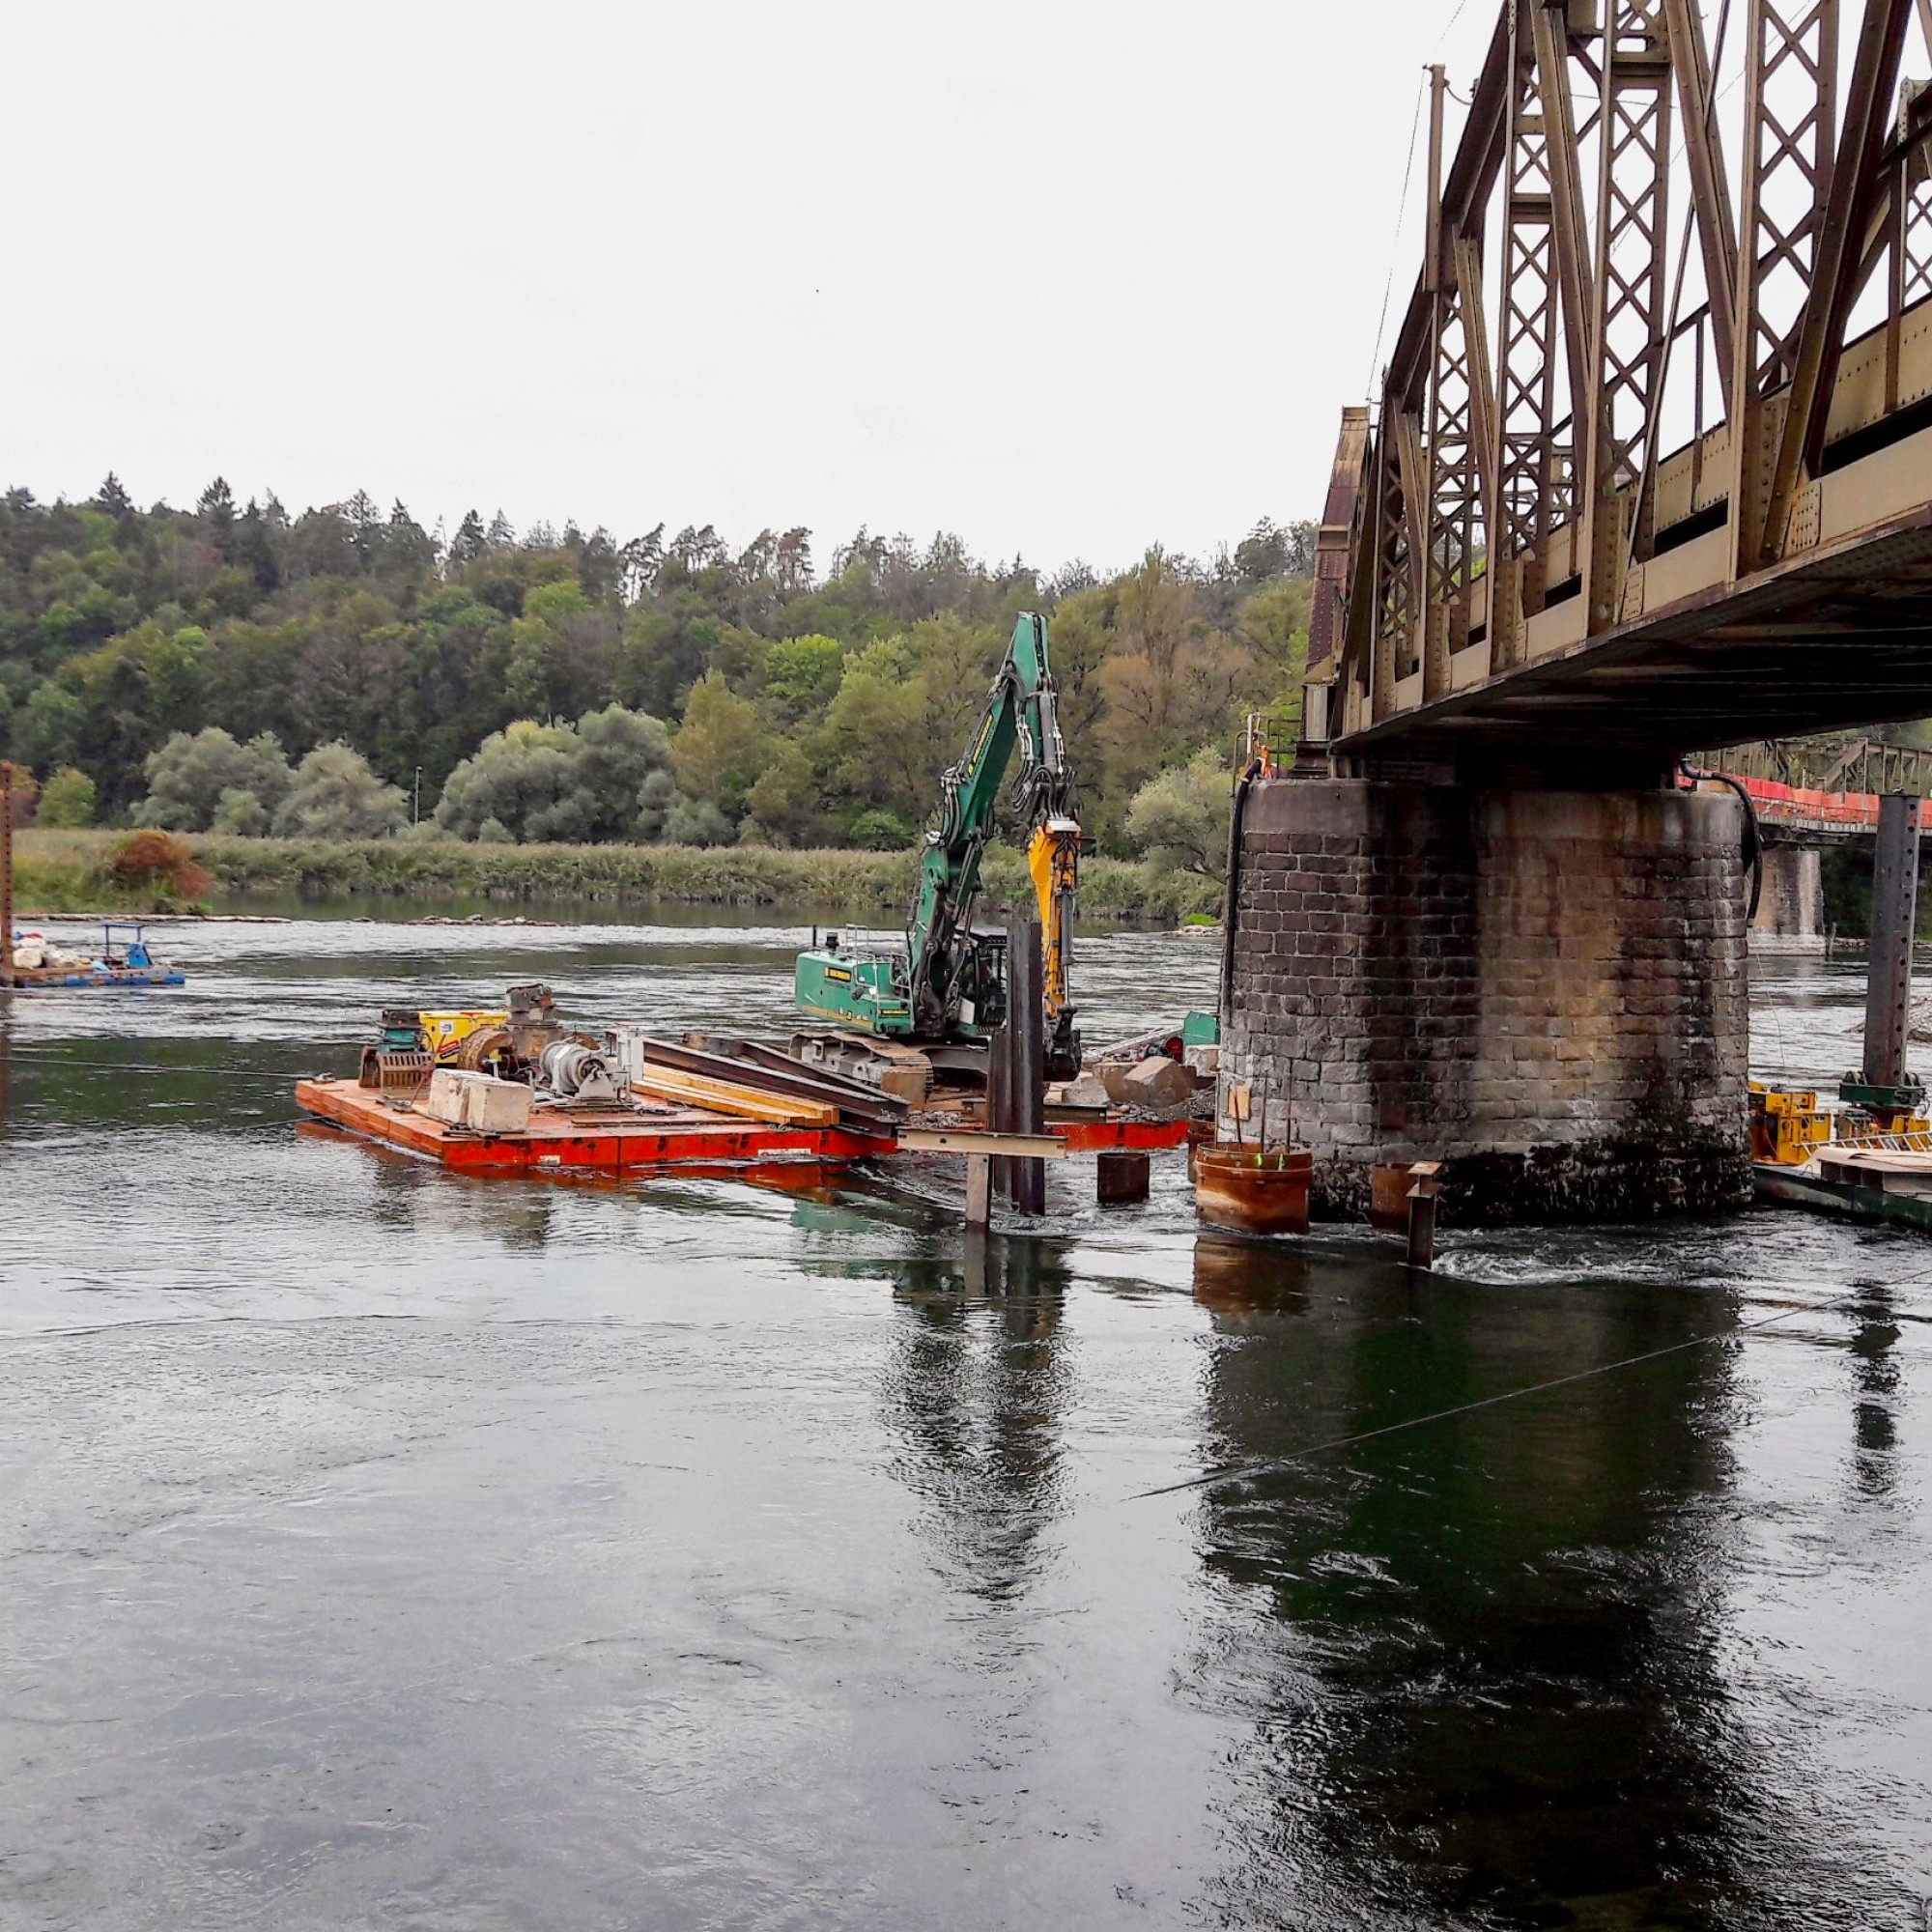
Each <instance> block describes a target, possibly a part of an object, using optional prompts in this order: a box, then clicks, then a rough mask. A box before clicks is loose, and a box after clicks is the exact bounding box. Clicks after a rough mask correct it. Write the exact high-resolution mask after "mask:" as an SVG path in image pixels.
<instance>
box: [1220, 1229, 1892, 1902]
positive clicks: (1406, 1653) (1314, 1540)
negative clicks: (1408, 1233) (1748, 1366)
mask: <svg viewBox="0 0 1932 1932" xmlns="http://www.w3.org/2000/svg"><path fill="white" fill-rule="evenodd" d="M1195 1279H1196V1294H1197V1297H1198V1298H1199V1299H1200V1300H1201V1302H1202V1303H1203V1304H1204V1306H1206V1307H1207V1308H1208V1310H1209V1311H1210V1312H1211V1316H1212V1320H1213V1322H1214V1326H1215V1330H1216V1334H1217V1341H1218V1346H1216V1347H1215V1349H1214V1350H1213V1351H1212V1354H1211V1356H1210V1363H1211V1366H1210V1369H1209V1372H1208V1385H1207V1393H1206V1401H1205V1413H1206V1416H1207V1419H1208V1427H1209V1429H1210V1431H1211V1436H1210V1440H1209V1444H1208V1447H1209V1452H1210V1459H1211V1460H1213V1461H1215V1462H1217V1463H1218V1462H1226V1463H1231V1464H1236V1465H1240V1466H1241V1467H1242V1468H1243V1469H1245V1470H1247V1471H1248V1473H1245V1474H1243V1475H1242V1476H1240V1477H1238V1478H1236V1480H1232V1481H1229V1482H1227V1483H1223V1484H1215V1485H1210V1486H1208V1488H1207V1489H1206V1490H1205V1492H1204V1496H1203V1506H1202V1510H1201V1514H1200V1519H1199V1526H1200V1536H1201V1550H1202V1560H1203V1562H1204V1563H1205V1564H1207V1565H1208V1568H1209V1569H1210V1570H1211V1571H1212V1572H1213V1573H1214V1574H1215V1575H1216V1576H1217V1577H1221V1578H1223V1579H1225V1581H1226V1582H1227V1584H1228V1586H1229V1587H1228V1589H1227V1591H1226V1592H1225V1593H1223V1594H1222V1595H1220V1596H1219V1597H1218V1599H1217V1609H1218V1614H1217V1616H1216V1618H1215V1620H1214V1623H1213V1626H1212V1627H1211V1629H1210V1630H1208V1632H1206V1633H1204V1637H1203V1641H1202V1643H1201V1645H1200V1647H1199V1649H1198V1650H1197V1652H1196V1654H1195V1657H1194V1660H1193V1662H1192V1666H1191V1669H1190V1673H1189V1683H1190V1688H1191V1689H1192V1690H1193V1691H1194V1693H1195V1694H1197V1695H1199V1696H1201V1697H1202V1698H1203V1699H1204V1700H1208V1701H1211V1703H1212V1704H1213V1707H1214V1708H1215V1709H1216V1710H1217V1711H1218V1712H1220V1713H1222V1714H1223V1715H1233V1714H1235V1713H1239V1714H1240V1715H1242V1716H1243V1717H1244V1718H1245V1719H1247V1720H1248V1721H1249V1723H1250V1725H1251V1730H1250V1735H1249V1738H1248V1740H1247V1742H1246V1744H1245V1746H1244V1747H1242V1748H1240V1749H1239V1750H1238V1751H1237V1752H1236V1754H1235V1756H1234V1758H1233V1760H1232V1761H1231V1770H1232V1773H1233V1787H1234V1788H1233V1791H1232V1793H1231V1801H1232V1802H1231V1806H1230V1816H1229V1826H1230V1829H1229V1831H1228V1833H1227V1842H1228V1844H1229V1846H1230V1848H1231V1852H1230V1856H1229V1857H1228V1859H1227V1861H1226V1863H1225V1864H1224V1866H1223V1868H1222V1870H1221V1871H1220V1872H1219V1873H1218V1874H1217V1876H1216V1878H1215V1880H1214V1883H1213V1886H1212V1895H1213V1897H1214V1899H1215V1901H1216V1904H1217V1906H1219V1907H1220V1909H1222V1910H1223V1911H1225V1913H1226V1914H1227V1915H1228V1918H1229V1922H1238V1923H1243V1924H1270V1925H1272V1924H1283V1925H1290V1924H1302V1923H1306V1922H1310V1920H1309V1917H1308V1915H1309V1913H1310V1911H1311V1908H1314V1909H1315V1917H1316V1919H1317V1921H1318V1922H1329V1921H1328V1920H1327V1919H1326V1918H1323V1916H1322V1915H1323V1914H1324V1913H1332V1914H1334V1915H1335V1918H1334V1922H1345V1919H1346V1915H1347V1912H1348V1911H1349V1910H1351V1909H1354V1908H1356V1907H1359V1906H1360V1904H1361V1903H1362V1902H1363V1901H1366V1900H1373V1901H1375V1902H1376V1903H1377V1904H1378V1906H1380V1907H1381V1908H1383V1909H1385V1910H1387V1911H1389V1912H1390V1913H1394V1914H1414V1915H1417V1916H1418V1922H1428V1923H1435V1922H1438V1921H1439V1919H1440V1918H1443V1917H1446V1918H1449V1919H1450V1920H1452V1921H1453V1922H1457V1923H1463V1922H1470V1920H1471V1919H1472V1918H1473V1917H1475V1916H1481V1915H1489V1914H1493V1915H1495V1917H1496V1918H1498V1919H1499V1920H1500V1921H1501V1922H1504V1923H1508V1924H1520V1925H1571V1924H1589V1925H1593V1926H1599V1925H1600V1926H1605V1927H1607V1926H1620V1927H1621V1926H1638V1925H1644V1926H1649V1925H1670V1926H1679V1925H1682V1926H1692V1925H1695V1926H1705V1925H1709V1926H1719V1925H1731V1924H1744V1923H1748V1924H1766V1925H1786V1924H1796V1923H1801V1922H1802V1923H1805V1924H1833V1925H1839V1924H1842V1925H1845V1926H1848V1927H1849V1926H1853V1925H1861V1924H1876V1923H1886V1922H1903V1921H1902V1919H1900V1918H1898V1915H1899V1914H1900V1913H1902V1912H1903V1911H1904V1910H1905V1909H1906V1908H1907V1906H1908V1905H1909V1903H1910V1898H1909V1895H1908V1893H1907V1891H1906V1889H1905V1888H1904V1886H1903V1885H1902V1883H1901V1880H1900V1877H1899V1875H1898V1874H1896V1873H1886V1872H1876V1871H1873V1870H1870V1869H1868V1868H1866V1867H1865V1866H1864V1865H1863V1864H1862V1862H1861V1861H1860V1860H1859V1858H1858V1857H1857V1856H1856V1855H1854V1854H1852V1853H1851V1851H1850V1849H1849V1847H1848V1846H1845V1845H1843V1844H1841V1843H1839V1842H1837V1841H1835V1840H1834V1837H1833V1833H1832V1832H1831V1831H1830V1830H1822V1831H1821V1830H1820V1825H1821V1823H1823V1822H1825V1821H1822V1820H1821V1819H1820V1817H1819V1811H1820V1809H1821V1806H1820V1802H1819V1794H1818V1793H1816V1792H1815V1791H1811V1792H1807V1791H1804V1790H1803V1789H1802V1774H1801V1771H1800V1767H1799V1766H1798V1765H1796V1764H1794V1763H1791V1762H1789V1761H1785V1762H1775V1761H1772V1760H1771V1759H1769V1758H1767V1757H1766V1756H1765V1755H1763V1753H1762V1747H1761V1746H1760V1745H1759V1744H1758V1742H1757V1741H1756V1740H1755V1739H1754V1738H1753V1736H1752V1733H1751V1729H1750V1724H1749V1713H1748V1712H1747V1710H1745V1709H1743V1708H1741V1707H1740V1704H1739V1701H1738V1699H1737V1697H1736V1695H1735V1691H1734V1689H1733V1687H1732V1686H1731V1685H1730V1684H1729V1683H1727V1681H1726V1677H1725V1672H1724V1670H1723V1668H1722V1663H1721V1659H1720V1656H1719V1634H1720V1632H1721V1630H1722V1627H1723V1624H1724V1621H1725V1618H1726V1613H1727V1611H1726V1604H1725V1593H1726V1590H1727V1588H1728V1585H1729V1583H1730V1580H1731V1577H1732V1575H1733V1573H1734V1571H1735V1570H1736V1568H1737V1567H1738V1565H1739V1562H1740V1560H1741V1556H1742V1552H1741V1551H1740V1549H1739V1548H1737V1546H1736V1544H1735V1541H1734V1539H1733V1538H1732V1536H1731V1535H1730V1534H1729V1532H1728V1528H1727V1524H1728V1522H1729V1520H1730V1519H1731V1517H1732V1515H1733V1506H1732V1499H1731V1496H1730V1438H1731V1434H1732V1430H1733V1427H1734V1425H1735V1424H1736V1423H1737V1421H1738V1420H1739V1409H1740V1395H1739V1391H1738V1389H1737V1386H1736V1382H1735V1377H1734V1373H1733V1372H1734V1367H1735V1362H1736V1350H1735V1348H1734V1347H1733V1346H1732V1345H1731V1344H1729V1343H1727V1342H1726V1341H1725V1340H1724V1339H1723V1331H1724V1329H1725V1327H1726V1326H1727V1325H1728V1322H1729V1321H1730V1319H1731V1318H1732V1317H1734V1315H1735V1309H1734V1307H1733V1306H1731V1305H1729V1304H1728V1303H1727V1302H1720V1301H1716V1300H1714V1299H1712V1298H1711V1297H1708V1296H1703V1295H1697V1294H1691V1293H1676V1294H1662V1295H1661V1294H1658V1293H1655V1292H1654V1291H1651V1290H1647V1289H1632V1288H1629V1287H1625V1286H1622V1285H1620V1284H1617V1283H1614V1282H1604V1283H1574V1284H1563V1285H1562V1286H1560V1287H1552V1288H1549V1289H1546V1290H1543V1291H1540V1292H1538V1293H1534V1294H1523V1293H1510V1292H1507V1291H1498V1290H1496V1289H1494V1288H1475V1287H1472V1286H1471V1285H1470V1284H1467V1283H1463V1282H1458V1281H1456V1280H1453V1279H1442V1278H1430V1277H1420V1276H1415V1275H1411V1274H1410V1273H1409V1272H1408V1271H1407V1270H1406V1269H1404V1268H1401V1267H1399V1266H1396V1265H1394V1264H1382V1265H1369V1266H1362V1267H1358V1268H1356V1269H1354V1270H1353V1271H1352V1272H1351V1273H1350V1274H1349V1275H1348V1276H1347V1277H1346V1278H1338V1271H1337V1270H1335V1269H1334V1268H1332V1267H1324V1266H1323V1265H1322V1264H1319V1263H1313V1262H1309V1261H1307V1260H1303V1259H1300V1258H1297V1257H1293V1256H1288V1255H1281V1254H1277V1253H1272V1252H1269V1251H1267V1250H1265V1249H1263V1248H1260V1247H1258V1246H1256V1245H1243V1244H1239V1243H1236V1242H1233V1241H1227V1240H1221V1239H1217V1238H1212V1237H1204V1238H1203V1239H1202V1240H1201V1241H1200V1242H1199V1244H1198V1246H1197V1249H1196V1277H1195ZM1324 1289H1325V1291H1326V1293H1322V1291H1323V1290H1324ZM1338 1290H1340V1291H1344V1292H1342V1293H1338V1292H1337V1291H1338ZM1858 1320H1859V1324H1860V1325H1859V1327H1858V1330H1857V1331H1856V1334H1855V1336H1854V1339H1853V1341H1852V1345H1851V1346H1852V1350H1853V1351H1854V1356H1855V1359H1859V1360H1861V1362H1863V1361H1864V1360H1865V1359H1866V1358H1867V1357H1868V1358H1869V1359H1870V1360H1872V1361H1874V1362H1877V1363H1879V1364H1881V1365H1882V1366H1880V1367H1879V1369H1878V1371H1877V1374H1876V1376H1875V1377H1874V1376H1868V1375H1867V1374H1866V1373H1863V1372H1861V1375H1860V1386H1861V1397H1864V1396H1865V1395H1866V1392H1867V1391H1874V1390H1876V1389H1877V1388H1880V1387H1885V1388H1890V1387H1894V1386H1895V1378H1892V1377H1891V1376H1890V1374H1889V1365H1886V1364H1884V1351H1885V1350H1888V1349H1889V1346H1890V1345H1891V1343H1892V1342H1894V1341H1895V1340H1896V1339H1897V1334H1898V1330H1897V1328H1896V1327H1895V1326H1890V1325H1887V1324H1885V1323H1884V1321H1883V1306H1882V1304H1880V1305H1878V1306H1875V1307H1872V1308H1870V1309H1865V1310H1860V1311H1858ZM1707 1337H1715V1338H1716V1339H1713V1340H1710V1341H1708V1342H1705V1341H1704V1340H1703V1338H1707ZM1699 1343H1701V1344H1702V1345H1701V1346H1690V1347H1683V1346H1679V1345H1683V1344H1699ZM1660 1351H1668V1352H1660ZM1635 1357H1644V1358H1647V1359H1646V1360H1645V1361H1644V1362H1643V1364H1642V1368H1641V1372H1640V1373H1636V1372H1632V1373H1619V1374H1613V1375H1605V1376H1598V1377H1595V1378H1590V1379H1585V1380H1580V1381H1575V1382H1571V1383H1569V1384H1568V1385H1566V1386H1564V1387H1561V1388H1559V1389H1555V1390H1550V1391H1548V1392H1546V1393H1542V1394H1536V1395H1530V1396H1526V1397H1524V1398H1522V1399H1520V1400H1518V1401H1515V1402H1510V1403H1504V1404H1497V1405H1494V1406H1482V1407H1475V1408H1470V1407H1469V1406H1468V1405H1471V1404H1476V1403H1481V1402H1483V1401H1484V1400H1485V1399H1486V1398H1489V1397H1492V1396H1495V1395H1497V1394H1500V1393H1503V1392H1505V1391H1509V1390H1513V1389H1527V1388H1532V1387H1534V1386H1536V1385H1538V1384H1543V1383H1547V1382H1549V1381H1552V1380H1555V1379H1557V1378H1563V1377H1571V1376H1576V1375H1577V1374H1578V1372H1581V1371H1589V1370H1594V1369H1599V1368H1601V1367H1604V1366H1605V1365H1606V1364H1611V1363H1618V1362H1624V1361H1629V1360H1631V1359H1632V1358H1635ZM1458 1411H1462V1412H1460V1413H1459V1412H1458ZM1858 1415H1859V1434H1860V1442H1861V1450H1862V1449H1863V1448H1864V1447H1865V1445H1866V1443H1867V1441H1868V1440H1875V1439H1876V1438H1877V1437H1880V1436H1882V1437H1883V1441H1882V1442H1879V1443H1878V1446H1880V1447H1889V1442H1890V1436H1889V1422H1888V1423H1875V1422H1874V1421H1872V1420H1868V1416H1871V1417H1888V1418H1889V1411H1888V1410H1886V1409H1884V1408H1883V1406H1880V1405H1877V1404H1874V1403H1873V1402H1871V1401H1870V1400H1868V1399H1861V1402H1860V1403H1859V1405H1858ZM1429 1416H1436V1417H1439V1419H1436V1420H1432V1421H1427V1422H1424V1423H1423V1424H1422V1425H1421V1426H1420V1427H1417V1428H1413V1429H1406V1430H1397V1431H1396V1432H1394V1433H1389V1434H1381V1435H1377V1434H1374V1432H1377V1431H1382V1430H1387V1429H1388V1428H1389V1426H1390V1425H1391V1424H1399V1423H1402V1422H1405V1421H1406V1420H1408V1419H1409V1418H1413V1417H1429ZM1350 1438H1354V1439H1352V1440H1351V1439H1350ZM1329 1442H1340V1443H1343V1444H1344V1445H1345V1446H1342V1447H1339V1448H1335V1449H1333V1450H1329V1451H1326V1452H1324V1453H1318V1454H1316V1455H1313V1456H1304V1455H1303V1454H1301V1452H1302V1451H1303V1450H1304V1449H1305V1448H1306V1447H1307V1446H1308V1445H1310V1444H1316V1443H1329ZM1252 1465H1261V1466H1260V1467H1259V1468H1255V1467H1253V1466H1252ZM1864 1474H1865V1468H1864V1463H1863V1461H1862V1459H1861V1479H1863V1477H1864ZM1830 1822H1831V1823H1833V1824H1834V1825H1836V1826H1838V1827H1839V1828H1841V1829H1844V1830H1847V1831H1852V1832H1855V1831H1856V1830H1857V1828H1858V1825H1859V1823H1860V1821H1859V1819H1858V1818H1857V1817H1856V1816H1850V1815H1848V1816H1846V1817H1843V1818H1841V1819H1837V1820H1833V1821H1830ZM1284 1872H1291V1873H1297V1874H1306V1875H1308V1876H1309V1877H1310V1878H1311V1879H1313V1880H1314V1881H1315V1883H1316V1884H1317V1886H1318V1887H1319V1893H1318V1896H1317V1897H1316V1898H1313V1899H1311V1898H1310V1897H1309V1896H1308V1895H1307V1894H1306V1893H1304V1892H1301V1891H1300V1890H1299V1889H1296V1891H1295V1893H1294V1894H1293V1896H1292V1897H1285V1896H1284V1893H1283V1889H1282V1882H1281V1881H1282V1874H1283V1873H1284ZM1873 1914H1879V1915H1883V1916H1877V1917H1874V1916H1867V1915H1873ZM1403 1922H1407V1921H1406V1918H1405V1919H1404V1920H1403Z"/></svg>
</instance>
